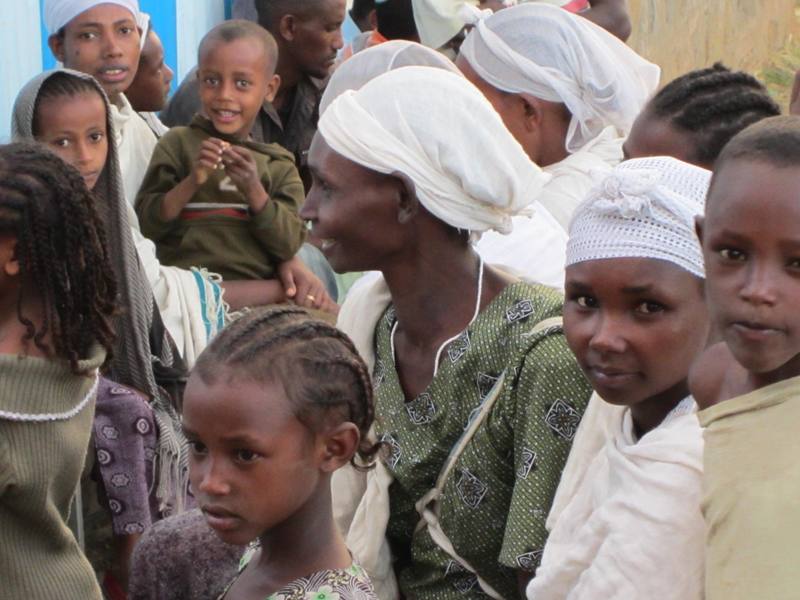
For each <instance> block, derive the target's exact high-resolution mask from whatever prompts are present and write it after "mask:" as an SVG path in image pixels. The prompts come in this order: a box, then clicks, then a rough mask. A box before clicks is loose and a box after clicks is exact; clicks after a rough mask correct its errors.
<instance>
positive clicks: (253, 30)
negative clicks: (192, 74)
mask: <svg viewBox="0 0 800 600" xmlns="http://www.w3.org/2000/svg"><path fill="white" fill-rule="evenodd" d="M246 38H250V39H254V40H258V41H259V42H261V45H262V46H263V47H264V54H265V56H266V57H267V64H268V65H269V68H270V70H274V69H275V65H276V64H277V62H278V44H277V42H276V41H275V38H274V37H273V36H272V34H271V33H270V32H269V31H267V30H266V29H264V28H263V27H261V25H258V24H256V23H253V22H252V21H245V20H244V19H233V20H231V21H224V22H222V23H220V24H219V25H217V26H216V27H214V28H213V29H212V30H211V31H209V32H208V33H207V34H206V35H205V36H203V39H202V40H201V41H200V46H199V48H198V50H197V57H198V62H199V60H200V57H201V56H202V55H203V52H204V50H205V49H206V46H208V45H209V44H210V43H212V42H225V43H230V42H233V41H235V40H241V39H246Z"/></svg>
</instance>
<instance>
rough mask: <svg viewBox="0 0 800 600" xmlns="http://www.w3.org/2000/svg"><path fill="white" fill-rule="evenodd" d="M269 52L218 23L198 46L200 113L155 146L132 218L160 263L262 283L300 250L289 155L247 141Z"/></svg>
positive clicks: (248, 28)
mask: <svg viewBox="0 0 800 600" xmlns="http://www.w3.org/2000/svg"><path fill="white" fill-rule="evenodd" d="M277 59H278V49H277V45H276V43H275V40H274V38H273V37H272V35H271V34H270V33H268V32H267V31H266V30H265V29H263V28H261V27H259V26H258V25H256V24H255V23H251V22H249V21H241V20H234V21H227V22H225V23H222V24H221V25H218V26H217V27H215V28H214V29H212V30H211V31H210V32H209V33H208V34H207V35H206V36H205V37H204V38H203V40H202V41H201V43H200V49H199V52H198V70H197V76H198V78H199V80H200V96H201V103H202V114H199V115H197V116H196V117H195V118H194V120H193V121H192V123H191V124H190V125H189V126H188V127H175V128H173V129H172V130H170V131H169V132H168V133H167V134H166V135H164V137H162V138H161V140H160V141H159V143H158V146H157V147H156V149H155V151H154V152H153V158H152V160H151V161H150V166H149V167H148V170H147V174H146V176H145V179H144V182H143V183H142V187H141V189H140V191H139V195H138V197H137V202H136V212H137V214H138V216H139V220H140V223H141V228H142V233H144V235H146V236H148V237H150V238H151V239H152V240H153V241H154V242H155V243H156V247H157V250H158V257H159V259H160V260H161V262H162V263H165V264H168V265H173V266H177V267H183V268H189V267H205V268H207V269H209V270H210V271H213V272H215V273H218V274H220V275H221V276H222V277H223V278H224V279H232V280H237V279H239V280H240V279H270V278H272V277H274V276H275V272H276V268H277V266H278V264H279V263H281V262H283V261H285V260H288V259H290V258H292V257H293V256H294V255H295V253H296V252H297V250H298V249H299V248H300V246H301V245H302V243H303V239H304V228H303V222H302V220H301V219H300V217H299V215H298V211H299V208H300V205H301V204H302V201H303V198H304V192H303V183H302V181H301V180H300V176H299V174H298V172H297V168H296V167H295V163H294V158H293V157H292V155H291V154H290V153H289V152H288V151H286V150H284V149H283V148H281V147H280V146H278V145H277V144H262V143H258V142H254V141H252V140H250V139H248V137H249V133H250V130H251V129H252V127H253V123H254V121H255V119H256V117H257V115H258V111H259V110H260V109H261V106H262V104H263V103H264V102H265V101H270V100H272V99H273V98H274V97H275V94H276V93H277V91H278V87H279V86H280V77H278V76H277V75H276V74H275V66H276V63H277Z"/></svg>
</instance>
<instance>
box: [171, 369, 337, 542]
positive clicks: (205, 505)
mask: <svg viewBox="0 0 800 600" xmlns="http://www.w3.org/2000/svg"><path fill="white" fill-rule="evenodd" d="M183 427H184V431H185V433H186V437H187V439H188V441H189V446H190V458H189V479H190V482H191V485H192V491H193V493H194V496H195V498H196V499H197V502H198V504H199V505H200V508H201V510H202V511H203V514H204V515H205V517H206V520H207V522H208V524H209V525H210V526H211V528H212V529H214V530H215V531H216V532H217V535H219V537H220V538H221V539H222V540H223V541H224V542H226V543H228V544H237V545H243V544H246V543H248V542H250V541H252V540H254V539H256V538H257V537H259V536H261V535H262V534H264V533H266V532H268V531H270V530H272V529H274V528H275V527H276V526H278V525H280V524H281V523H284V522H285V521H287V520H288V519H289V518H290V517H292V516H293V515H295V514H296V513H297V512H298V511H300V510H301V508H302V507H303V506H305V505H306V504H307V503H308V502H309V501H310V500H311V498H312V496H313V495H314V494H315V492H316V490H317V488H318V487H319V486H318V484H319V482H320V478H321V474H320V464H321V462H322V461H323V460H324V458H323V454H324V451H323V450H322V449H321V447H320V446H321V444H320V439H319V437H320V436H317V435H315V434H314V433H312V432H311V431H310V430H309V429H308V428H307V427H305V426H304V425H303V424H302V423H301V422H300V421H298V420H297V418H296V417H295V416H294V414H293V411H292V407H291V405H290V403H289V400H288V398H287V397H286V394H285V393H284V391H283V387H282V386H280V385H277V384H274V383H254V382H252V381H248V380H247V379H246V378H244V377H243V376H241V375H238V374H235V373H233V372H230V371H223V372H221V373H219V374H218V376H217V378H216V381H215V382H214V383H212V384H209V383H206V382H205V381H204V380H203V379H202V378H201V377H200V376H199V375H198V374H196V373H195V374H193V375H192V376H191V377H190V378H189V383H188V385H187V387H186V393H185V396H184V407H183ZM322 445H324V444H322Z"/></svg>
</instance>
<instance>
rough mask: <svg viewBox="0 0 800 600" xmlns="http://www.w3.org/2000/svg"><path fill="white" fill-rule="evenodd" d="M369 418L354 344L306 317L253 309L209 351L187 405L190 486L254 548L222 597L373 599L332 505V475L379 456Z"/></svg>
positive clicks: (231, 534)
mask: <svg viewBox="0 0 800 600" xmlns="http://www.w3.org/2000/svg"><path fill="white" fill-rule="evenodd" d="M373 418H374V408H373V399H372V385H371V382H370V376H369V372H368V371H367V367H366V365H365V364H364V362H363V361H362V359H361V358H360V357H359V355H358V352H357V351H356V349H355V347H354V346H353V343H352V342H351V341H350V339H349V338H347V336H345V335H344V334H343V333H341V332H340V331H339V330H338V329H336V328H335V327H333V326H331V325H328V324H326V323H324V322H322V321H317V320H314V319H312V318H311V317H309V316H308V314H307V313H305V311H303V310H302V309H299V308H291V307H285V308H277V309H266V310H257V311H253V312H251V313H249V314H248V315H246V316H245V317H243V318H241V319H240V320H238V321H236V322H235V323H233V324H232V325H231V326H230V327H228V328H227V329H225V330H223V331H222V332H221V333H220V334H219V336H217V338H215V340H214V341H213V342H212V343H211V345H210V346H209V347H208V348H207V349H206V350H205V351H204V352H203V354H202V355H201V356H200V359H199V360H198V362H197V364H196V365H195V368H194V370H193V372H192V375H191V377H190V378H189V383H188V385H187V388H186V395H185V399H184V414H183V425H184V431H185V434H186V437H187V439H188V440H189V445H190V448H191V455H190V462H189V469H190V479H191V482H192V488H193V490H194V493H195V496H196V498H197V501H198V504H199V505H200V508H201V510H202V512H203V514H204V516H205V519H206V521H207V522H208V524H209V525H210V526H211V528H212V529H213V530H214V531H215V532H216V533H217V535H218V536H219V537H220V538H221V539H222V540H223V541H225V542H227V543H229V544H246V543H248V542H253V541H255V544H254V545H253V546H251V548H250V549H249V550H248V552H247V553H246V554H245V556H244V558H243V559H242V562H241V566H240V571H239V574H238V575H237V576H236V577H235V578H234V580H233V581H232V582H231V583H230V584H229V585H228V587H227V588H226V590H225V591H224V592H223V593H222V595H221V596H220V598H223V597H224V598H225V599H226V600H233V599H236V598H248V599H253V598H265V599H267V598H269V599H278V598H308V597H314V598H318V597H319V598H327V597H331V598H339V599H341V600H356V599H358V600H373V599H374V600H377V596H376V595H375V593H374V591H373V588H372V584H371V583H370V580H369V577H368V576H367V575H366V573H365V571H364V570H363V569H362V568H361V567H359V566H358V565H355V564H353V559H352V557H351V555H350V552H349V551H348V549H347V547H346V546H345V543H344V539H343V537H342V535H341V533H340V532H339V531H338V530H337V529H336V527H335V525H334V519H333V510H332V499H331V476H332V474H333V472H334V471H336V470H337V469H339V468H340V467H342V466H345V465H347V464H348V463H352V464H353V465H355V466H356V467H357V468H367V466H368V465H369V464H370V463H371V461H372V459H373V457H374V455H375V454H376V452H377V449H378V446H377V445H374V444H371V443H370V442H368V441H367V433H368V431H369V429H370V427H371V425H372V421H373ZM326 594H329V595H330V596H328V595H326Z"/></svg>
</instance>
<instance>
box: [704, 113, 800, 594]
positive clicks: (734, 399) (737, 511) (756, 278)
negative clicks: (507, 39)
mask: <svg viewBox="0 0 800 600" xmlns="http://www.w3.org/2000/svg"><path fill="white" fill-rule="evenodd" d="M798 190H800V118H798V117H773V118H770V119H765V120H763V121H761V122H759V123H756V124H755V125H751V126H750V127H748V128H747V129H745V130H744V131H743V132H741V133H740V134H738V135H737V136H736V137H734V138H733V140H731V142H730V143H729V144H728V146H726V147H725V149H724V150H723V151H722V154H721V155H720V157H719V159H717V162H716V164H715V170H714V178H713V180H712V182H711V189H710V191H709V195H708V201H707V203H706V212H705V218H704V219H703V220H701V221H700V222H699V223H698V232H699V234H700V236H701V242H702V245H703V255H704V257H705V264H706V295H707V298H708V305H709V312H710V315H711V320H712V323H713V325H714V327H715V329H716V330H717V331H718V332H719V333H720V335H721V337H722V340H723V341H722V342H720V343H719V344H716V345H715V346H712V347H711V348H709V349H708V350H707V351H706V352H705V354H704V355H703V356H702V357H701V359H700V360H699V362H698V364H697V365H696V366H695V368H694V369H693V371H692V378H691V388H692V392H693V393H694V396H695V398H696V399H697V403H698V405H699V406H700V407H701V408H703V409H704V410H703V411H702V412H700V413H699V417H700V423H701V425H703V426H704V427H705V428H706V429H705V433H704V436H705V444H706V445H705V456H704V466H705V478H706V481H705V499H704V505H703V511H704V515H705V519H706V525H707V531H708V534H707V539H706V547H707V562H706V565H707V566H706V598H708V599H709V600H721V599H724V600H739V599H744V598H794V597H795V596H797V590H798V587H799V586H800V572H799V571H798V570H797V561H796V559H795V557H794V556H793V553H792V552H791V550H790V549H791V548H793V547H794V545H795V544H796V543H797V539H798V537H800V518H798V508H800V500H798V498H800V471H798V469H797V456H798V452H800V444H799V443H798V440H800V438H798V436H797V423H798V421H799V420H800V313H798V311H797V299H798V298H800V191H798Z"/></svg>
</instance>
